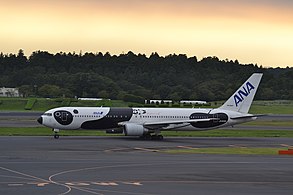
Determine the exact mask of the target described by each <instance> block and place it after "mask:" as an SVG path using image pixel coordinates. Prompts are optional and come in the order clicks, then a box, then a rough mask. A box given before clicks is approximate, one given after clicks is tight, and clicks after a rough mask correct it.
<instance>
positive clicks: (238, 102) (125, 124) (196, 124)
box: [37, 73, 263, 140]
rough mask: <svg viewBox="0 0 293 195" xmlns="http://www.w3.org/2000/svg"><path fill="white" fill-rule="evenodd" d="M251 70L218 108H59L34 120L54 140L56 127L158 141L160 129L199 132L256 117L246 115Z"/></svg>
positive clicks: (253, 81) (254, 80) (253, 82)
mask: <svg viewBox="0 0 293 195" xmlns="http://www.w3.org/2000/svg"><path fill="white" fill-rule="evenodd" d="M262 75H263V74H262V73H253V74H252V75H251V76H250V77H249V78H248V80H247V81H245V82H244V83H243V84H242V86H241V87H240V88H239V89H238V90H237V91H236V92H235V93H234V94H233V95H232V96H231V97H230V98H229V99H228V100H227V101H226V102H225V103H224V104H223V105H222V106H220V107H219V108H215V109H213V108H204V109H202V108H113V107H60V108H54V109H51V110H48V111H46V112H45V113H44V114H42V115H41V117H40V118H38V119H37V121H38V122H39V123H40V124H42V125H44V126H46V127H49V128H52V130H53V131H54V132H55V133H54V138H55V139H58V138H59V135H58V132H59V131H60V130H75V129H87V130H107V132H114V133H115V132H120V133H124V134H125V136H139V137H140V138H143V139H157V140H162V139H163V136H162V135H161V131H171V130H174V131H198V130H200V131H202V130H211V129H216V128H223V127H228V126H234V125H236V124H240V123H244V122H249V121H253V120H256V119H257V117H258V116H260V115H253V114H249V113H248V111H249V109H250V106H251V103H252V101H253V98H254V96H255V93H256V91H257V88H258V86H259V83H260V80H261V78H262Z"/></svg>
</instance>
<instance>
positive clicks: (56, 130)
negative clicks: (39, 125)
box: [52, 129, 60, 139]
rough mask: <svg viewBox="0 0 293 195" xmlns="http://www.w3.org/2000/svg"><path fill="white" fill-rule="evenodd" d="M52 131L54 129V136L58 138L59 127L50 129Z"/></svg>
mask: <svg viewBox="0 0 293 195" xmlns="http://www.w3.org/2000/svg"><path fill="white" fill-rule="evenodd" d="M52 131H54V138H55V139H59V134H58V133H59V131H60V130H59V129H52Z"/></svg>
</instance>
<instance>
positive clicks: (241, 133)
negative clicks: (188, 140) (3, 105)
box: [0, 127, 293, 137]
mask: <svg viewBox="0 0 293 195" xmlns="http://www.w3.org/2000/svg"><path fill="white" fill-rule="evenodd" d="M162 134H163V135H164V136H166V137H168V136H169V137H293V131H290V130H230V129H229V130H211V131H190V132H182V131H177V132H176V131H163V132H162ZM48 135H53V132H52V130H51V129H49V128H46V127H2V128H0V136H48ZM59 135H61V136H112V135H113V134H106V132H105V131H98V130H61V131H60V133H59ZM114 135H115V134H114ZM118 135H120V136H121V135H122V134H118Z"/></svg>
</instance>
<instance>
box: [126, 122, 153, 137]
mask: <svg viewBox="0 0 293 195" xmlns="http://www.w3.org/2000/svg"><path fill="white" fill-rule="evenodd" d="M147 132H148V129H146V128H144V127H143V126H142V125H138V124H126V125H124V134H125V135H126V136H142V135H144V134H146V133H147Z"/></svg>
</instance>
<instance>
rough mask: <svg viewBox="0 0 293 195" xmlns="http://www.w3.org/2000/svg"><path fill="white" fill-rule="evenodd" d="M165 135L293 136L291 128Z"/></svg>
mask: <svg viewBox="0 0 293 195" xmlns="http://www.w3.org/2000/svg"><path fill="white" fill-rule="evenodd" d="M162 134H163V135H164V136H172V137H173V136H174V137H177V136H178V137H293V131H290V130H231V129H222V130H210V131H190V132H179V131H178V132H176V131H163V132H162Z"/></svg>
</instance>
